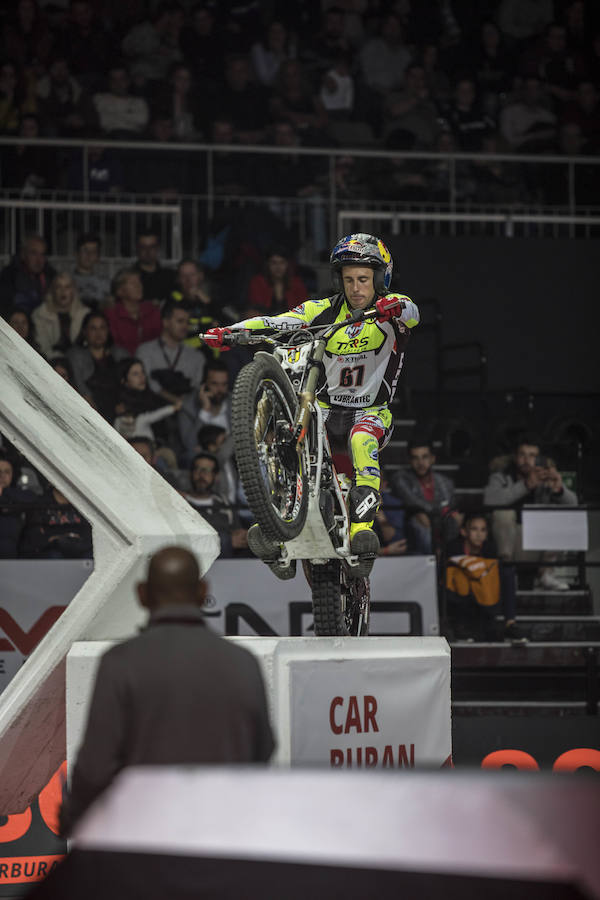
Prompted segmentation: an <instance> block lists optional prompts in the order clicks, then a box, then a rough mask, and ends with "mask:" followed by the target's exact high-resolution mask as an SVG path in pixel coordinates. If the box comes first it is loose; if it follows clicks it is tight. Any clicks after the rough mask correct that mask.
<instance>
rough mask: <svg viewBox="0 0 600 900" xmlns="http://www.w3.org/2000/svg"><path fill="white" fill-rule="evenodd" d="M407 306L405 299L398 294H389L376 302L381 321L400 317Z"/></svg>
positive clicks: (378, 316)
mask: <svg viewBox="0 0 600 900" xmlns="http://www.w3.org/2000/svg"><path fill="white" fill-rule="evenodd" d="M405 307H406V303H405V302H404V299H403V298H402V297H400V296H399V295H398V294H388V295H387V297H380V298H379V300H378V301H377V303H376V304H375V308H376V309H377V318H378V319H379V320H380V321H381V322H389V320H390V319H395V318H400V316H401V315H402V310H403V309H405Z"/></svg>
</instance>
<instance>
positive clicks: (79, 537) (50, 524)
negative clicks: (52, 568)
mask: <svg viewBox="0 0 600 900" xmlns="http://www.w3.org/2000/svg"><path fill="white" fill-rule="evenodd" d="M40 503H41V504H43V505H40V506H39V507H38V508H36V509H32V510H31V511H29V512H27V514H26V519H25V527H24V529H23V532H22V535H21V541H20V545H19V556H20V557H21V558H23V559H92V557H93V553H92V529H91V526H90V524H89V522H87V521H86V520H85V519H84V518H83V516H81V515H80V513H79V512H78V511H77V510H76V509H75V507H74V506H73V504H72V503H70V502H69V501H68V500H67V498H66V497H65V495H64V494H63V493H62V492H61V491H59V490H58V488H55V487H52V486H51V485H49V486H48V487H47V489H46V491H45V492H44V496H43V498H42V501H40Z"/></svg>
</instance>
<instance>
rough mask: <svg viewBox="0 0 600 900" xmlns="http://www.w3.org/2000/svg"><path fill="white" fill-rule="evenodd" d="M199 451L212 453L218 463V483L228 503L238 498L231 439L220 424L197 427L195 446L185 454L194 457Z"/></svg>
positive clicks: (229, 434) (229, 433) (234, 501)
mask: <svg viewBox="0 0 600 900" xmlns="http://www.w3.org/2000/svg"><path fill="white" fill-rule="evenodd" d="M199 453H210V454H212V455H213V456H214V457H215V458H216V460H217V462H218V464H219V485H220V487H221V490H222V492H223V496H224V497H225V498H226V499H227V501H228V502H229V503H232V504H234V503H236V501H237V498H238V476H237V471H236V468H235V465H234V463H233V439H232V436H231V432H228V431H227V430H226V429H225V428H223V427H222V426H221V425H202V426H201V427H200V428H199V429H198V435H197V440H196V446H195V447H194V449H193V451H192V452H191V453H189V454H186V456H189V457H190V460H191V459H194V457H195V456H197V455H198V454H199Z"/></svg>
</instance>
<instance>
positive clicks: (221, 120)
mask: <svg viewBox="0 0 600 900" xmlns="http://www.w3.org/2000/svg"><path fill="white" fill-rule="evenodd" d="M211 143H213V144H235V143H236V136H235V132H234V127H233V122H232V120H231V119H228V118H226V117H225V116H221V115H219V116H218V117H217V118H216V119H215V120H214V121H213V122H212V123H211ZM270 162H271V161H270ZM261 168H262V167H261ZM202 177H204V176H202ZM196 178H197V179H198V178H199V174H197V176H196ZM255 181H256V169H255V168H254V167H252V166H251V165H249V164H248V163H247V162H246V160H245V157H244V154H242V153H230V152H229V151H228V150H215V151H213V185H214V190H215V193H216V194H219V195H224V196H229V197H232V196H237V197H240V196H244V195H245V194H253V193H255ZM197 189H198V190H199V191H200V192H201V193H203V192H205V191H206V182H205V181H200V182H199V183H198V186H197Z"/></svg>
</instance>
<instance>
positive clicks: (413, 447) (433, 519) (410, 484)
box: [390, 437, 461, 554]
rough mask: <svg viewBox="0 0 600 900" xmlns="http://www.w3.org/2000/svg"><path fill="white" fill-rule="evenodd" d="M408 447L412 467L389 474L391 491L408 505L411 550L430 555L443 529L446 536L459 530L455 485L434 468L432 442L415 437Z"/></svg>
mask: <svg viewBox="0 0 600 900" xmlns="http://www.w3.org/2000/svg"><path fill="white" fill-rule="evenodd" d="M407 449H408V463H409V469H408V470H406V471H401V470H400V471H397V472H394V473H393V475H391V476H390V490H391V492H392V494H394V496H396V497H398V498H399V500H400V501H401V502H402V504H403V506H404V507H405V510H406V514H407V517H408V521H407V531H408V535H409V547H410V549H411V550H412V551H413V552H415V553H421V554H430V553H432V552H433V551H434V550H435V549H436V548H437V546H439V538H440V537H441V532H442V530H443V536H444V537H445V538H446V539H451V538H453V537H455V536H456V535H457V533H458V528H459V522H460V519H461V517H460V514H459V513H458V512H456V511H455V510H454V509H453V504H454V485H453V483H452V481H451V480H450V479H449V478H447V477H446V476H445V475H442V474H441V473H440V472H436V471H434V466H435V461H436V458H435V454H434V452H433V445H432V443H431V441H429V440H426V439H423V438H419V437H416V438H413V439H412V440H410V441H409V442H408V448H407Z"/></svg>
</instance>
